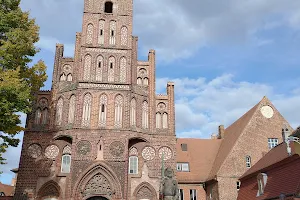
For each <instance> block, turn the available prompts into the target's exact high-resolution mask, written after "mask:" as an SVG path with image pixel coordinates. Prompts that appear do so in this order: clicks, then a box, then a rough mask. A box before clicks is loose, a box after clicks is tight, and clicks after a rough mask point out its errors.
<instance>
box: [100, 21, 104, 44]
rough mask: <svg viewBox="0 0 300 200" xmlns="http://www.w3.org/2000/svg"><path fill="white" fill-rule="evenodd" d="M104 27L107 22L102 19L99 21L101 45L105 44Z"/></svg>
mask: <svg viewBox="0 0 300 200" xmlns="http://www.w3.org/2000/svg"><path fill="white" fill-rule="evenodd" d="M104 25H105V20H103V19H101V20H100V21H99V36H98V43H99V44H104Z"/></svg>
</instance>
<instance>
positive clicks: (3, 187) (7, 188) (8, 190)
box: [0, 182, 14, 196]
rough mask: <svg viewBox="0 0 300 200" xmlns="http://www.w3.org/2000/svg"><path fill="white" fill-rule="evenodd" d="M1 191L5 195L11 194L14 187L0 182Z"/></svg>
mask: <svg viewBox="0 0 300 200" xmlns="http://www.w3.org/2000/svg"><path fill="white" fill-rule="evenodd" d="M1 192H4V195H5V196H13V192H14V187H13V186H11V185H5V184H3V183H1V182H0V193H1Z"/></svg>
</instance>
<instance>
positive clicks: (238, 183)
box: [236, 181, 242, 191]
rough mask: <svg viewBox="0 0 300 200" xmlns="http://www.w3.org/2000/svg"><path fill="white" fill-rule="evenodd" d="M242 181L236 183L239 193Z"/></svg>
mask: <svg viewBox="0 0 300 200" xmlns="http://www.w3.org/2000/svg"><path fill="white" fill-rule="evenodd" d="M241 184H242V183H241V181H237V182H236V190H237V191H239V190H240V189H241Z"/></svg>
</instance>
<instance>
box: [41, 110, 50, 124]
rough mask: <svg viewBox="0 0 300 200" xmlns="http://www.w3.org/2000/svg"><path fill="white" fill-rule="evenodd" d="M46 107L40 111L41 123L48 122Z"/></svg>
mask: <svg viewBox="0 0 300 200" xmlns="http://www.w3.org/2000/svg"><path fill="white" fill-rule="evenodd" d="M48 112H49V111H48V108H45V109H44V110H43V112H42V124H47V122H48Z"/></svg>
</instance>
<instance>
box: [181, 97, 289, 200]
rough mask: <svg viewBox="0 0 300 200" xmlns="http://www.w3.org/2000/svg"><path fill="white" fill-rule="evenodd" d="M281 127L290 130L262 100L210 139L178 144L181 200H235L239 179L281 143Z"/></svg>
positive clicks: (182, 141) (278, 115) (269, 103)
mask: <svg viewBox="0 0 300 200" xmlns="http://www.w3.org/2000/svg"><path fill="white" fill-rule="evenodd" d="M282 127H287V128H288V129H289V130H292V128H291V127H290V125H289V124H288V122H287V121H286V120H285V119H284V118H283V117H282V115H281V114H280V113H279V112H278V110H277V109H276V108H275V107H274V105H273V104H272V103H271V102H270V101H269V100H268V99H267V98H266V97H264V98H263V99H262V100H261V101H260V102H259V103H258V104H256V105H255V106H254V107H253V108H251V109H250V110H249V111H248V112H247V113H245V114H244V115H243V116H242V117H241V118H239V119H238V120H237V121H235V122H234V123H233V124H232V125H230V126H229V127H227V128H226V129H224V126H222V125H221V126H219V134H218V135H215V136H213V137H212V139H207V140H204V139H183V138H182V139H178V140H177V146H176V149H177V171H178V172H177V177H178V183H179V188H180V195H181V196H180V197H181V198H180V199H181V200H186V199H190V200H205V199H209V200H211V199H212V200H234V199H237V196H238V190H239V187H240V181H239V178H240V177H241V176H242V175H243V174H244V173H245V172H246V171H247V170H248V169H249V168H250V167H251V166H253V165H254V164H255V163H256V162H257V161H258V160H259V159H261V158H262V157H263V156H264V155H265V154H266V153H267V152H268V151H269V150H270V149H271V148H273V147H275V146H276V145H278V144H279V143H281V142H282Z"/></svg>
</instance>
